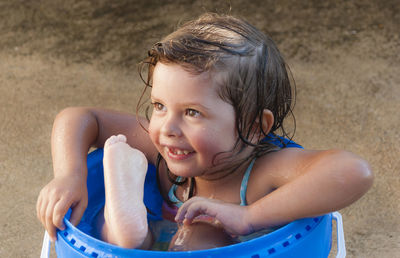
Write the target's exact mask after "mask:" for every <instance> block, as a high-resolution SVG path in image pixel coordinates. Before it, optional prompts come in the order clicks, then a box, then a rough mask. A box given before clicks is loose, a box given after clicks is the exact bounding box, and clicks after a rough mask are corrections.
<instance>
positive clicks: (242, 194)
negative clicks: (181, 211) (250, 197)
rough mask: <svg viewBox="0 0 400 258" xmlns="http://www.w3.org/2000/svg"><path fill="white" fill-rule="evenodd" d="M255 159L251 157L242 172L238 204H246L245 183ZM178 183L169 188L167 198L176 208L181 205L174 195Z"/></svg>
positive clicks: (179, 180)
mask: <svg viewBox="0 0 400 258" xmlns="http://www.w3.org/2000/svg"><path fill="white" fill-rule="evenodd" d="M255 161H256V159H253V160H252V161H251V162H250V165H249V166H248V167H247V169H246V172H245V173H244V176H243V179H242V184H241V185H240V205H241V206H245V205H247V201H246V191H247V183H248V182H249V177H250V172H251V170H252V169H253V165H254V162H255ZM177 181H178V182H181V181H182V177H178V178H177ZM177 188H178V185H176V184H173V185H172V187H171V188H170V189H169V192H168V198H169V200H170V201H171V202H173V203H174V204H175V205H176V206H177V207H178V208H179V207H181V206H182V204H183V202H182V201H181V200H179V199H178V197H176V189H177Z"/></svg>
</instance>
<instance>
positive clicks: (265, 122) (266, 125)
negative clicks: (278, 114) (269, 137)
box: [260, 109, 274, 137]
mask: <svg viewBox="0 0 400 258" xmlns="http://www.w3.org/2000/svg"><path fill="white" fill-rule="evenodd" d="M261 123H262V125H261V126H262V129H263V131H264V133H265V134H268V133H269V131H270V130H271V128H272V125H273V124H274V114H272V112H271V110H269V109H264V110H263V114H262V121H261ZM260 134H261V137H263V135H262V132H260Z"/></svg>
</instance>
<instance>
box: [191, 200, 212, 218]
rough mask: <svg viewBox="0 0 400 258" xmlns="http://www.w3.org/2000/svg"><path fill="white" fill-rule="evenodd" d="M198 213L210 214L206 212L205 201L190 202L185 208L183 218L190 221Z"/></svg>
mask: <svg viewBox="0 0 400 258" xmlns="http://www.w3.org/2000/svg"><path fill="white" fill-rule="evenodd" d="M200 214H202V215H210V214H208V213H207V202H204V201H199V202H195V203H193V204H191V205H190V206H189V207H188V208H187V210H186V214H185V219H187V220H189V221H192V220H193V219H194V218H196V217H197V216H199V215H200Z"/></svg>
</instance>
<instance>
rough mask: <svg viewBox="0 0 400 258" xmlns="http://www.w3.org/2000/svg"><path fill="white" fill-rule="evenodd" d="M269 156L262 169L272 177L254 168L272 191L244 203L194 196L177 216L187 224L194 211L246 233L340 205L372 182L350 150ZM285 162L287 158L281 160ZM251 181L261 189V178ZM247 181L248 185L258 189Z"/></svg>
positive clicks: (231, 230)
mask: <svg viewBox="0 0 400 258" xmlns="http://www.w3.org/2000/svg"><path fill="white" fill-rule="evenodd" d="M282 153H283V154H284V155H281V154H282ZM271 155H279V157H277V156H275V157H272V159H271V156H270V157H268V158H267V159H266V160H264V161H265V162H264V165H263V164H261V167H263V166H268V167H269V170H268V171H274V173H273V175H271V173H268V172H267V171H264V170H263V169H260V170H259V171H257V172H256V171H254V172H255V173H258V174H263V175H264V176H265V177H267V178H269V179H272V180H275V182H274V184H275V187H274V188H277V189H276V190H275V191H273V192H271V193H269V194H267V195H265V194H264V196H262V197H261V198H260V197H259V196H257V195H256V196H257V197H254V195H253V198H254V200H251V198H250V200H248V201H250V203H251V204H250V205H248V206H239V205H235V204H230V203H226V202H222V201H219V200H214V199H207V198H203V197H193V198H191V199H190V200H188V201H187V202H185V203H184V204H183V205H182V207H181V208H180V209H179V211H178V214H177V216H176V220H177V221H178V222H185V221H186V223H191V222H192V221H193V219H194V218H195V217H196V216H197V215H199V214H206V215H209V216H212V217H214V218H216V219H217V221H219V222H220V223H221V224H222V225H223V227H224V228H225V230H226V231H227V232H228V233H230V234H234V235H245V234H248V233H251V232H253V231H258V230H260V229H263V228H268V227H272V226H276V225H281V224H283V223H287V222H290V221H293V220H296V219H300V218H304V217H313V216H318V215H321V214H324V213H328V212H332V211H335V210H339V209H342V208H344V207H346V206H348V205H350V204H351V203H353V202H355V201H356V200H358V199H359V198H360V197H361V196H362V195H363V194H364V193H365V192H366V191H367V190H368V189H369V188H370V187H371V185H372V181H373V175H372V172H371V171H370V168H369V166H368V164H367V163H366V162H365V161H364V160H362V159H360V158H359V157H357V156H355V155H354V154H351V153H349V152H344V151H321V152H318V151H304V150H284V151H282V152H281V153H279V152H276V153H274V154H271ZM272 160H273V161H272ZM287 160H291V161H292V162H290V163H288V162H284V161H287ZM288 164H289V165H288ZM277 171H279V172H277ZM254 178H255V179H254ZM253 179H254V180H253V182H255V184H256V183H260V184H264V188H265V180H262V178H258V177H257V178H256V177H253ZM250 184H251V182H249V188H257V187H256V186H255V185H254V184H253V185H252V186H251V185H250ZM249 197H250V196H249ZM232 214H235V216H232Z"/></svg>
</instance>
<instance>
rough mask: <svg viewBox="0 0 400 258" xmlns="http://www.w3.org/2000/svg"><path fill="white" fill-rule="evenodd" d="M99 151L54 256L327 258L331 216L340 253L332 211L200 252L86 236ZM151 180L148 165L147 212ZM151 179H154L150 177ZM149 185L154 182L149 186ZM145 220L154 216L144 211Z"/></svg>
mask: <svg viewBox="0 0 400 258" xmlns="http://www.w3.org/2000/svg"><path fill="white" fill-rule="evenodd" d="M102 158H103V152H102V150H96V151H94V152H92V153H90V154H89V156H88V195H89V203H88V208H87V209H86V211H85V214H84V215H83V218H82V221H81V223H80V224H79V225H78V226H77V227H74V226H73V225H72V224H71V223H70V222H69V221H68V219H67V218H68V215H67V216H66V219H64V222H65V225H66V229H65V230H63V231H58V233H57V241H56V243H55V249H56V253H57V256H58V257H60V258H63V257H65V258H71V257H150V258H151V257H161V256H162V257H165V258H169V257H171V258H173V257H196V258H197V257H198V258H200V257H210V258H211V257H250V258H261V257H327V256H328V255H329V253H330V250H331V240H332V239H331V236H332V219H335V220H336V222H337V230H338V234H337V235H338V241H337V242H338V249H337V250H338V252H337V257H344V256H345V253H346V252H345V246H344V238H343V228H342V223H341V216H340V214H339V213H337V212H334V213H332V214H327V215H324V216H320V217H316V218H306V219H301V220H297V221H294V222H292V223H289V224H288V225H286V226H284V227H282V228H280V229H278V230H276V231H274V232H272V233H269V234H267V235H264V236H261V237H258V238H255V239H252V240H249V241H246V242H242V243H238V244H234V245H230V246H225V247H220V248H214V249H209V250H201V251H185V252H165V251H146V250H138V249H125V248H121V247H118V246H115V245H111V244H108V243H105V242H103V241H100V240H98V239H96V238H94V237H92V236H90V230H91V229H90V225H91V221H92V220H93V218H94V216H95V215H96V214H97V212H98V210H99V209H100V208H101V207H102V206H103V205H104V198H105V197H104V181H103V164H102ZM152 180H155V168H154V166H151V165H150V166H149V170H148V173H147V176H146V182H145V194H144V202H145V204H146V206H147V207H148V208H149V209H150V210H153V211H154V210H157V209H161V205H160V202H161V201H162V199H161V196H160V195H159V193H158V192H156V190H155V189H154V187H150V185H152V184H151V183H150V182H152ZM153 182H154V181H153ZM153 185H154V184H153ZM148 219H150V220H157V219H160V218H158V217H156V216H154V215H148ZM49 247H50V244H49V241H48V235H47V233H46V234H45V239H44V241H43V248H42V256H41V257H48V256H49Z"/></svg>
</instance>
